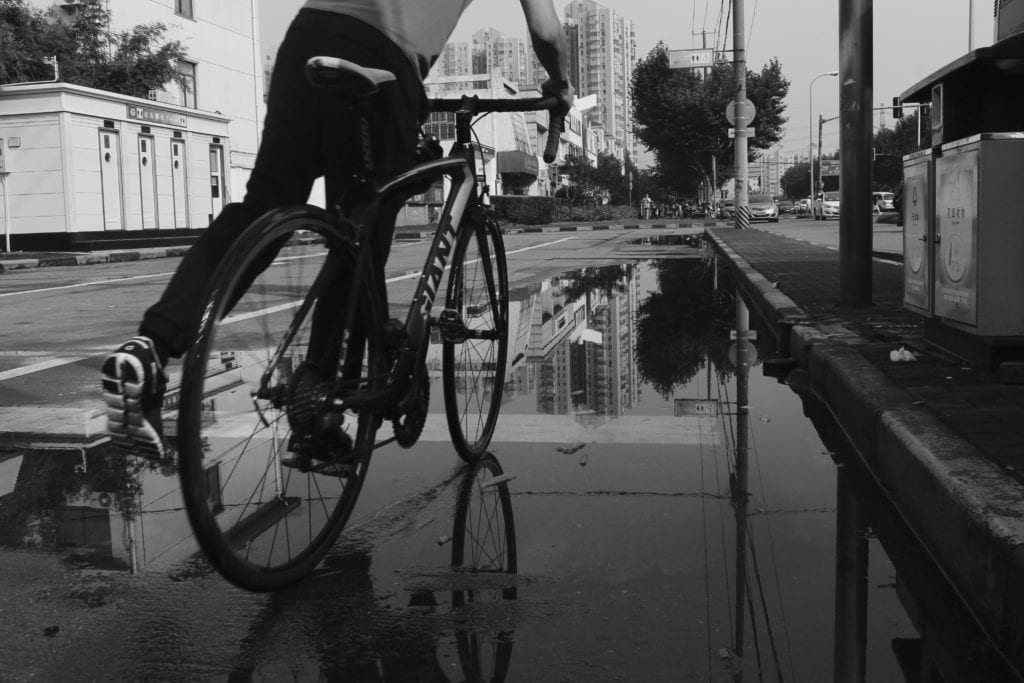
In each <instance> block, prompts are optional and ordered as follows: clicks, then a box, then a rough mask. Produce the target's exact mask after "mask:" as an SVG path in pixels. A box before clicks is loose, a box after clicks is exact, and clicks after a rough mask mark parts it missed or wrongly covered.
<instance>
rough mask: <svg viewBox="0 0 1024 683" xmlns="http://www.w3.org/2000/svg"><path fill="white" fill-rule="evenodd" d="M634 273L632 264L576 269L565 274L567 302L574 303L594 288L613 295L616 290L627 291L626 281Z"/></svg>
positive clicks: (564, 288)
mask: <svg viewBox="0 0 1024 683" xmlns="http://www.w3.org/2000/svg"><path fill="white" fill-rule="evenodd" d="M632 273H633V265H632V264H616V265H612V266H600V267H598V268H584V269H582V270H576V271H573V272H571V273H568V274H566V275H565V276H564V278H565V284H564V285H563V286H562V295H563V296H564V297H565V302H566V303H572V302H573V301H578V300H579V299H581V298H582V297H584V296H586V294H587V293H588V292H591V291H593V290H598V291H601V292H604V293H605V294H606V295H608V296H612V294H614V293H615V292H618V293H620V294H621V293H623V292H625V291H626V282H628V281H629V278H630V277H631V276H632Z"/></svg>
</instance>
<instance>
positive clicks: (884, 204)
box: [871, 192, 896, 213]
mask: <svg viewBox="0 0 1024 683" xmlns="http://www.w3.org/2000/svg"><path fill="white" fill-rule="evenodd" d="M893 197H894V195H893V193H892V192H872V193H871V204H872V206H873V207H874V208H873V211H874V212H875V213H882V212H883V211H895V210H896V205H895V204H894V203H893Z"/></svg>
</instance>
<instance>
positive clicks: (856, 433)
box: [708, 231, 1024, 668]
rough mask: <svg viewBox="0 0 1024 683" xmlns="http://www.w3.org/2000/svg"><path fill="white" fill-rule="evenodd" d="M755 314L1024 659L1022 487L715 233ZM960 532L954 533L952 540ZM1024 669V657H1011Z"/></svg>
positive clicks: (962, 587)
mask: <svg viewBox="0 0 1024 683" xmlns="http://www.w3.org/2000/svg"><path fill="white" fill-rule="evenodd" d="M708 234H709V235H710V236H711V238H712V241H713V243H714V246H715V249H716V251H718V252H719V253H720V254H721V255H722V256H724V257H725V258H726V259H728V260H729V261H730V262H731V265H732V266H733V267H734V268H735V269H736V271H737V276H738V277H737V280H738V281H739V282H738V286H739V288H740V289H741V291H743V293H744V295H745V297H746V298H747V299H748V301H749V302H750V303H751V306H752V307H754V308H755V309H756V310H757V311H758V314H759V315H760V316H761V317H762V318H763V319H764V320H766V321H767V322H768V323H769V324H770V325H773V326H774V327H775V328H776V333H777V334H780V335H781V334H783V333H784V332H785V330H786V328H787V327H788V328H789V330H788V331H789V339H788V341H785V342H784V344H780V348H784V349H786V353H788V354H789V355H790V356H791V357H793V358H794V359H796V360H797V362H798V365H799V367H800V368H802V369H803V370H804V371H805V372H806V373H807V375H808V377H809V378H810V382H809V383H810V386H811V387H812V388H813V390H814V392H815V393H817V394H818V395H819V396H820V398H821V399H822V402H823V403H824V404H825V405H826V406H828V409H829V411H830V412H831V413H832V415H833V417H834V418H835V420H836V422H837V423H838V424H839V425H840V426H841V427H842V429H843V431H844V433H845V434H846V436H847V438H848V440H849V441H850V442H851V444H852V445H853V447H854V448H855V449H856V451H857V452H858V454H859V455H860V457H861V459H862V460H863V461H864V464H865V465H866V466H867V467H868V469H869V470H870V471H871V473H872V475H873V476H874V477H875V478H876V479H877V480H878V482H879V484H880V485H881V486H882V488H883V489H884V490H885V491H886V493H887V495H889V497H890V499H891V500H892V502H893V504H894V505H895V506H896V507H897V509H899V510H900V513H901V514H902V515H903V516H904V518H905V519H907V520H908V522H910V524H911V526H912V527H913V529H914V532H915V533H916V534H917V535H918V536H919V537H920V538H921V540H922V542H923V545H924V546H925V547H926V548H927V549H928V552H929V553H931V554H932V555H933V556H934V557H935V558H936V559H937V560H938V564H939V565H940V566H942V567H943V568H944V570H945V571H946V572H947V573H948V574H947V575H948V576H949V578H950V580H951V582H952V583H953V585H954V586H955V587H956V589H957V591H959V592H960V593H961V595H963V596H964V597H965V598H966V600H965V602H966V603H967V604H968V605H970V606H971V608H972V610H973V611H974V613H975V616H976V618H977V619H978V620H979V622H980V623H982V624H983V626H984V629H985V630H986V631H987V633H988V634H989V636H990V637H991V638H992V639H993V640H994V641H995V642H996V643H998V644H999V646H1000V648H1001V649H1002V650H1003V651H1004V652H1006V653H1024V585H1022V584H1021V582H1020V581H1019V577H1020V576H1024V500H1022V499H1021V494H1020V484H1019V483H1018V482H1017V481H1016V480H1014V479H1013V478H1012V477H1010V476H1008V475H1006V474H1005V473H1004V472H1003V471H1002V470H1000V469H999V468H998V467H997V466H996V465H995V464H994V463H992V462H991V461H990V460H989V459H988V458H986V457H985V456H984V455H982V454H981V453H979V452H978V451H977V449H976V448H975V447H974V446H973V445H971V443H970V442H968V441H967V440H965V439H963V438H962V437H961V436H959V435H958V434H957V433H956V432H954V431H953V429H952V428H951V427H949V426H948V425H946V424H945V423H943V422H942V421H941V420H939V419H938V418H937V417H936V416H934V415H933V414H931V413H930V412H929V411H927V410H925V409H922V408H919V407H917V406H915V405H914V399H913V396H912V395H911V394H910V393H909V392H907V391H906V390H905V389H903V388H902V387H899V386H898V385H896V384H895V383H894V382H892V381H891V380H890V379H889V378H888V377H886V376H885V374H884V373H883V372H882V371H881V370H880V369H879V368H878V367H877V366H876V365H875V364H874V363H873V362H871V361H870V360H868V359H867V358H865V357H864V356H863V355H862V354H861V353H860V351H859V350H858V349H857V348H856V346H857V345H858V344H866V343H868V342H867V341H866V340H864V339H862V338H861V337H859V336H858V335H856V334H854V333H852V332H848V331H846V332H844V331H842V330H837V332H838V334H830V333H826V332H823V331H822V330H820V329H818V328H817V327H816V326H814V323H813V321H809V320H807V321H797V320H796V319H795V313H796V312H797V311H801V309H800V308H799V307H798V306H797V305H796V303H795V302H793V301H792V300H791V299H789V297H787V296H785V295H784V294H782V293H781V292H779V291H778V290H775V289H774V288H771V284H770V283H768V285H767V287H768V288H771V289H770V291H769V290H768V289H766V285H765V283H766V282H767V280H766V279H765V278H764V277H763V276H762V275H761V273H760V272H758V271H757V269H756V268H754V267H753V266H752V265H751V264H749V263H748V262H747V261H746V260H744V259H743V258H742V257H741V256H740V255H738V254H737V253H736V252H735V251H733V250H732V249H731V248H729V247H728V245H726V244H724V243H723V242H722V241H721V240H720V239H719V238H717V236H715V235H714V233H712V232H710V231H709V233H708ZM951 531H953V532H954V533H950V532H951ZM1011 657H1012V658H1014V659H1015V660H1016V661H1014V662H1013V664H1014V666H1016V667H1019V668H1024V658H1022V655H1020V654H1017V655H1011Z"/></svg>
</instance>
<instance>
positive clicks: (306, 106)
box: [139, 9, 426, 358]
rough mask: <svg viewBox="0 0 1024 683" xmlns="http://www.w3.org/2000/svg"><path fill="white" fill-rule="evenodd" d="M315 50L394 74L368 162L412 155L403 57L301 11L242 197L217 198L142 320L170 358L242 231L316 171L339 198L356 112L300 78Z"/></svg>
mask: <svg viewBox="0 0 1024 683" xmlns="http://www.w3.org/2000/svg"><path fill="white" fill-rule="evenodd" d="M317 55H329V56H334V57H342V58H344V59H348V60H350V61H352V62H355V63H357V64H360V65H362V66H366V67H372V68H377V69H387V70H389V71H391V72H393V73H394V74H395V75H396V76H397V77H398V80H397V81H395V82H391V83H384V84H382V85H381V88H380V92H379V93H377V94H376V95H375V96H374V97H373V99H372V100H371V103H370V111H369V112H368V113H367V119H368V121H369V125H370V134H371V139H372V148H373V157H374V170H375V173H376V175H377V178H378V179H379V180H386V179H388V178H390V177H392V176H394V175H395V174H397V173H400V172H402V171H405V170H407V169H408V168H409V167H411V166H412V165H413V163H414V161H415V153H416V134H417V130H418V126H419V124H420V121H421V117H422V116H425V115H426V108H425V103H426V101H425V99H424V95H423V86H422V84H421V82H420V78H419V75H418V73H417V72H416V70H415V68H414V67H413V64H412V62H411V61H410V60H409V58H408V57H407V56H406V55H405V53H404V52H402V51H401V50H400V49H399V48H398V47H397V46H396V45H395V44H394V43H392V42H391V41H390V40H389V39H388V38H387V37H385V36H384V35H383V34H381V33H380V32H379V31H377V30H375V29H374V28H372V27H371V26H368V25H367V24H365V23H363V22H360V21H358V20H356V19H352V18H350V17H347V16H345V15H343V14H338V13H337V12H326V11H318V10H308V9H303V10H300V11H299V13H298V15H297V16H296V17H295V19H294V21H292V24H291V26H290V27H289V29H288V33H287V34H286V35H285V38H284V41H283V42H282V43H281V48H280V50H279V51H278V53H277V61H276V62H275V64H274V72H273V75H272V76H271V81H270V93H269V95H270V97H269V100H268V102H267V117H266V121H265V122H264V127H263V138H262V141H261V142H260V148H259V152H258V154H257V155H256V163H255V166H254V168H253V170H252V174H251V175H250V177H249V182H248V184H247V185H246V194H245V199H244V200H243V201H242V202H241V203H233V204H229V205H228V206H226V207H224V210H223V211H222V212H221V213H220V215H218V216H217V217H216V218H215V219H214V221H213V222H212V223H211V224H210V227H209V228H208V229H207V230H206V231H204V232H203V234H202V236H201V237H200V238H199V240H198V241H197V242H196V243H195V244H194V245H193V246H192V248H191V249H190V250H189V251H188V253H187V254H186V255H185V257H184V258H183V259H182V261H181V263H180V264H179V265H178V269H177V271H175V273H174V276H173V277H172V278H171V281H170V283H168V285H167V288H166V289H165V290H164V293H163V295H162V296H161V297H160V300H159V301H158V302H157V303H156V304H154V305H153V306H152V307H150V308H149V310H147V311H146V313H145V315H144V316H143V319H142V324H141V325H140V326H139V332H140V334H143V335H145V336H148V337H151V338H153V339H154V340H155V341H156V343H157V346H158V348H159V349H160V350H162V351H163V352H165V353H167V354H168V355H170V356H172V357H175V358H176V357H179V356H181V355H183V354H184V353H185V352H186V351H187V350H188V345H189V343H190V342H191V338H192V334H193V333H194V330H195V326H196V325H197V324H198V322H199V316H200V315H201V312H202V311H201V308H202V305H203V295H204V293H205V291H206V287H207V285H208V284H209V281H210V278H211V276H212V275H213V272H214V269H215V268H216V267H217V264H218V263H219V262H220V261H221V259H222V258H223V257H224V255H225V254H226V252H227V250H228V248H229V247H230V246H231V243H232V242H234V241H235V240H236V239H237V238H238V236H239V235H240V234H241V233H242V231H244V230H245V228H246V227H248V226H249V224H251V223H252V222H253V221H254V220H256V219H257V218H258V217H259V216H261V215H262V214H263V213H265V212H267V211H269V210H271V209H275V208H278V207H281V206H289V205H293V204H302V203H304V202H305V201H306V200H307V198H308V197H309V192H310V190H311V189H312V187H313V182H314V180H316V179H317V178H319V177H320V176H324V179H325V188H326V197H327V201H328V203H331V202H334V201H336V200H337V199H338V198H339V197H340V196H341V195H342V193H343V192H344V190H345V188H346V187H347V184H348V183H350V182H351V177H352V173H353V171H355V170H358V169H359V168H360V164H359V162H358V160H359V159H360V157H361V155H362V147H361V143H360V140H359V124H358V118H357V116H356V115H355V114H353V113H352V112H351V111H349V110H348V109H347V108H346V107H345V106H344V100H343V99H342V95H341V94H340V93H339V92H338V91H336V90H333V89H325V88H314V87H313V86H311V85H310V84H309V83H308V82H307V81H306V78H305V74H304V69H305V64H306V60H307V59H309V58H310V57H314V56H317ZM378 227H380V226H378Z"/></svg>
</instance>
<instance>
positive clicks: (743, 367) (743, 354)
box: [731, 292, 752, 661]
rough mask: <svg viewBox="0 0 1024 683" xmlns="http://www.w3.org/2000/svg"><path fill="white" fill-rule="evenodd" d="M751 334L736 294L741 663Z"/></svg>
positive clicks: (735, 497) (736, 645) (739, 651)
mask: <svg viewBox="0 0 1024 683" xmlns="http://www.w3.org/2000/svg"><path fill="white" fill-rule="evenodd" d="M749 334H750V311H749V310H748V309H747V306H746V304H745V303H744V302H743V299H742V297H741V296H740V293H739V292H736V346H737V351H736V487H735V488H734V489H733V490H732V492H731V494H732V496H731V497H732V505H733V508H734V509H735V516H736V624H735V628H736V632H735V634H734V636H733V650H734V651H735V653H736V656H737V658H738V659H740V660H741V661H742V659H743V632H744V630H745V615H746V608H747V560H746V558H747V472H748V460H747V455H748V449H749V446H750V431H749V423H748V418H749V413H750V409H749V406H748V405H747V404H748V402H749V400H750V397H749V387H750V384H749V380H748V372H749V369H750V365H751V361H752V359H750V358H749V357H748V356H747V352H748V349H749V348H750V346H749V342H748V341H747V337H748V336H749Z"/></svg>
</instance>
